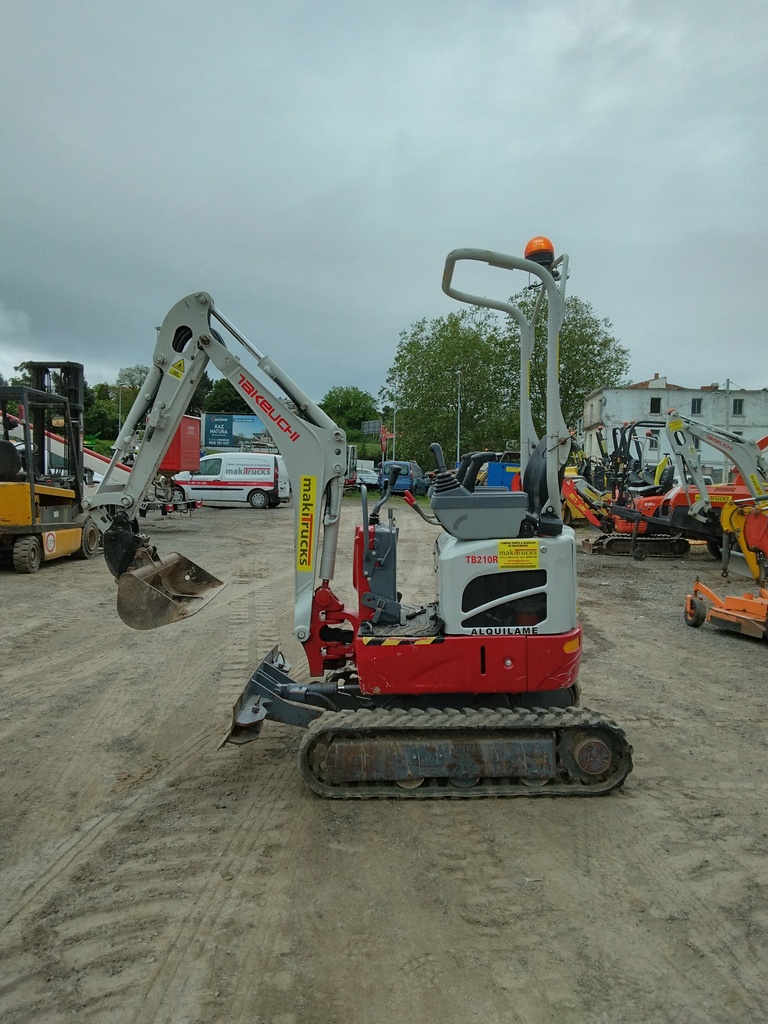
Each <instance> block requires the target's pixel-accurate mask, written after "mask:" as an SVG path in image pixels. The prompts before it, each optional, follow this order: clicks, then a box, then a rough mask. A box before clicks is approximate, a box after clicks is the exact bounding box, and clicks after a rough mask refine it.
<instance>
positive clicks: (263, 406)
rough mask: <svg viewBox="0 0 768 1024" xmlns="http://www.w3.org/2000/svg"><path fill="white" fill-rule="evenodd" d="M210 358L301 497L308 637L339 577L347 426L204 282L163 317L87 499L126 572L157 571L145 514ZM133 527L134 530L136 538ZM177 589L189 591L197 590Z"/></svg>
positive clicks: (298, 512)
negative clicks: (126, 457)
mask: <svg viewBox="0 0 768 1024" xmlns="http://www.w3.org/2000/svg"><path fill="white" fill-rule="evenodd" d="M214 320H215V321H216V323H217V324H218V325H220V326H221V327H223V328H224V329H225V331H226V332H227V333H228V334H229V335H230V337H232V338H233V339H235V340H236V341H237V342H238V343H239V345H240V346H241V349H242V350H244V352H245V354H246V358H245V359H243V358H241V355H240V353H239V352H238V351H237V350H235V351H230V349H229V348H227V346H226V345H225V344H224V340H223V338H222V336H221V334H220V333H219V331H218V330H217V329H216V328H215V327H214V326H213V323H212V322H213V321H214ZM209 363H210V364H212V365H213V366H215V367H216V368H217V369H218V370H219V371H220V372H221V374H222V375H223V376H224V377H226V378H227V380H229V381H230V383H231V384H232V385H233V387H234V388H235V390H236V391H237V392H238V393H239V394H240V395H241V396H242V397H243V399H244V401H245V402H246V403H247V404H248V405H249V406H250V407H251V409H253V411H254V413H255V414H256V415H257V416H259V418H260V419H261V420H262V422H263V423H264V426H265V427H266V429H267V431H268V432H269V434H270V436H271V437H272V440H273V441H274V443H275V445H276V447H277V449H278V451H279V452H280V454H281V455H282V457H283V459H284V461H285V465H286V467H287V469H288V475H289V478H290V480H291V484H292V487H293V492H294V503H295V509H294V517H295V538H296V556H295V557H296V561H295V565H294V577H295V589H296V605H295V633H296V636H297V638H298V639H299V640H301V641H305V640H306V639H307V637H308V636H309V632H310V620H311V614H312V595H313V593H314V589H315V586H316V582H317V579H318V578H320V579H322V580H324V581H327V580H330V579H331V578H332V577H333V572H334V565H335V558H336V548H337V540H338V528H339V519H340V515H341V500H342V496H343V491H344V477H345V469H346V454H347V446H346V436H345V434H344V431H343V430H341V428H340V427H338V426H337V425H336V424H335V423H334V422H333V420H331V419H330V417H329V416H327V415H326V413H324V412H323V410H322V409H320V408H319V406H317V405H316V404H315V403H314V402H313V401H312V400H311V399H310V398H309V396H308V395H306V394H305V393H304V392H303V391H302V390H301V388H299V387H298V386H297V385H296V384H295V383H294V382H293V381H292V380H291V378H290V377H289V376H288V375H287V374H286V373H285V372H284V371H283V370H282V369H281V368H280V367H279V366H278V365H277V364H276V363H275V362H274V361H273V360H272V359H270V358H269V357H268V356H266V355H264V354H263V353H261V352H259V350H258V349H257V348H255V346H253V345H252V344H251V343H250V342H249V341H248V339H247V338H246V337H245V336H244V335H242V334H241V333H240V332H239V331H238V330H237V328H235V327H234V325H232V324H231V323H230V322H229V321H228V320H227V318H226V317H225V316H224V315H223V314H222V313H221V311H220V310H218V309H217V308H216V306H215V304H214V302H213V299H212V298H211V296H210V295H208V294H207V293H206V292H196V293H194V294H192V295H188V296H187V297H186V298H184V299H182V300H181V301H180V302H177V303H176V305H175V306H173V308H172V309H171V310H170V311H169V312H168V314H167V315H166V317H165V319H164V320H163V323H162V326H161V327H160V329H159V333H158V338H157V344H156V346H155V352H154V356H153V360H152V368H151V369H150V372H149V374H148V375H147V378H146V380H145V382H144V385H143V386H142V388H141V390H140V392H139V395H138V396H137V398H136V401H135V402H134V405H133V407H132V409H131V411H130V413H129V414H128V417H127V419H126V421H125V425H124V427H123V430H122V431H121V433H120V436H119V438H118V440H117V444H116V449H115V454H114V457H113V459H112V462H111V464H110V466H109V468H108V469H107V472H106V474H105V476H104V479H103V481H102V483H101V484H100V485H99V487H98V489H97V490H96V492H95V493H94V494H93V495H90V496H89V497H88V498H87V499H86V503H87V507H88V508H89V510H90V511H91V515H92V516H93V518H94V519H95V520H96V521H97V523H98V524H99V526H100V528H101V529H102V531H104V533H105V555H107V561H108V564H110V568H111V570H112V571H113V573H114V574H115V575H116V576H118V577H121V576H122V575H123V573H125V572H127V571H128V570H129V569H130V570H133V569H136V568H138V567H140V566H141V567H142V568H141V571H142V572H145V571H146V572H147V574H149V573H151V568H149V569H148V568H147V566H148V565H149V566H151V565H152V564H154V565H156V566H160V564H161V562H162V560H158V559H157V557H156V553H155V552H154V549H152V548H151V547H150V546H149V544H148V538H146V537H143V536H141V535H139V534H138V531H137V527H136V514H137V511H138V509H139V506H140V504H141V501H142V500H143V498H144V496H145V494H146V492H147V489H148V488H149V486H150V484H151V482H152V480H153V479H154V477H155V474H156V473H157V471H158V467H159V466H160V463H161V462H162V460H163V456H164V455H165V453H166V451H167V450H168V447H169V445H170V443H171V441H172V439H173V436H174V434H175V433H176V430H177V429H178V427H179V424H180V423H181V421H182V418H183V416H184V413H185V411H186V409H187V407H188V405H189V401H190V399H191V397H192V395H193V394H194V392H195V389H196V387H197V385H198V383H199V382H200V379H201V378H202V375H203V372H204V371H205V369H206V367H207V366H208V364H209ZM251 364H253V365H252V366H251ZM254 371H259V374H257V373H256V372H254ZM261 377H265V378H267V379H268V380H269V381H270V383H272V382H274V384H276V385H277V386H278V387H279V388H280V389H281V391H282V392H283V395H284V396H285V397H282V396H280V395H278V394H276V393H275V392H273V391H272V389H271V388H270V387H269V386H268V385H266V384H265V383H264V382H263V381H262V379H261ZM142 427H144V428H145V429H144V437H143V440H142V442H141V445H140V447H139V451H138V454H137V455H136V459H135V462H134V464H133V468H132V470H131V474H130V477H129V478H128V480H127V481H126V482H125V483H113V482H112V479H111V476H112V469H113V467H114V466H115V465H116V464H117V462H119V461H121V458H122V455H123V453H124V452H126V451H129V450H131V449H132V448H133V446H134V443H135V440H136V438H137V436H138V431H139V430H140V428H142ZM321 526H322V527H323V529H322V530H321V529H320V527H321ZM110 531H113V536H114V535H115V534H116V535H117V536H119V537H120V538H121V540H120V543H119V545H117V554H115V555H113V556H111V557H110V556H109V540H110ZM127 535H130V536H129V537H128V542H127V543H126V536H127ZM321 538H322V545H321ZM189 564H191V563H189ZM194 568H197V567H194ZM181 575H183V573H182V574H181ZM206 575H207V574H206ZM177 576H178V574H176V575H175V576H174V584H173V585H174V587H176V585H177V583H178V579H177ZM211 579H215V578H213V577H211ZM216 583H217V584H218V581H216ZM165 589H166V590H167V589H168V588H167V587H166V588H165ZM170 596H171V599H173V598H175V597H177V598H181V599H183V598H184V597H187V596H190V597H191V596H193V595H184V594H181V595H177V594H171V595H170ZM172 603H177V602H174V601H173V600H172ZM193 610H197V608H193ZM190 613H191V611H186V612H185V614H190ZM121 614H122V612H121ZM127 614H128V618H130V613H129V612H128V613H127ZM174 617H176V618H178V617H181V616H180V615H175V616H171V618H168V619H167V620H166V621H172V620H173V618H174ZM125 621H128V619H125ZM142 621H143V619H142ZM129 624H130V625H134V624H135V623H134V622H129ZM160 624H161V623H160ZM139 628H148V627H147V626H146V625H141V626H140V627H139Z"/></svg>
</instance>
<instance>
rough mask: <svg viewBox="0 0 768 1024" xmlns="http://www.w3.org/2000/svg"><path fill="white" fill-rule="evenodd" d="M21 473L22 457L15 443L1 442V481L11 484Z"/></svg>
mask: <svg viewBox="0 0 768 1024" xmlns="http://www.w3.org/2000/svg"><path fill="white" fill-rule="evenodd" d="M20 473H21V455H20V454H19V449H18V448H17V447H16V445H15V444H14V443H13V441H2V440H0V481H2V482H3V483H10V481H11V480H15V479H16V477H17V476H18V475H19V474H20Z"/></svg>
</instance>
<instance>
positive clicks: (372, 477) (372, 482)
mask: <svg viewBox="0 0 768 1024" xmlns="http://www.w3.org/2000/svg"><path fill="white" fill-rule="evenodd" d="M361 484H365V486H366V488H367V489H368V490H369V491H378V489H379V474H378V473H377V472H376V470H375V469H358V470H357V489H358V490H360V485H361Z"/></svg>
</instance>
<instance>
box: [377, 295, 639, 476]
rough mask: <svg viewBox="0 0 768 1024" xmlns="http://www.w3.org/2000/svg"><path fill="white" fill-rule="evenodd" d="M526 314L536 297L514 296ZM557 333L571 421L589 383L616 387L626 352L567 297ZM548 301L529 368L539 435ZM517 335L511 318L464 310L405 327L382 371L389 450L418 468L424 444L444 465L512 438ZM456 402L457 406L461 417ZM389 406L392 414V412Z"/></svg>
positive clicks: (603, 324)
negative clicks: (391, 433) (393, 434)
mask: <svg viewBox="0 0 768 1024" xmlns="http://www.w3.org/2000/svg"><path fill="white" fill-rule="evenodd" d="M511 301H512V302H514V303H515V304H516V305H517V306H519V307H520V308H521V309H522V310H523V312H524V313H526V315H527V316H528V317H530V316H531V315H532V312H533V306H534V303H535V301H536V300H535V297H534V296H532V294H531V293H530V292H528V291H526V292H522V293H521V294H519V295H516V296H514V297H513V298H512V300H511ZM565 306H566V310H565V321H564V323H563V326H562V328H561V330H560V392H561V405H562V408H563V414H564V416H565V420H566V423H568V424H569V425H573V426H575V424H576V422H577V420H578V419H579V417H580V416H581V415H582V412H583V406H584V398H585V397H586V396H587V395H588V394H589V393H590V391H593V390H594V389H595V388H596V387H600V386H607V387H616V386H620V385H621V384H622V383H624V381H625V376H626V373H627V371H628V369H629V352H628V350H627V349H626V348H624V347H623V346H622V345H620V344H619V342H618V341H617V340H616V339H615V338H614V337H613V335H612V334H611V331H612V327H611V324H610V321H608V320H599V319H598V318H597V317H596V315H595V314H594V312H593V310H592V307H591V306H590V304H589V303H588V302H584V301H583V300H582V299H579V298H578V297H577V296H570V297H567V298H566V303H565ZM545 353H546V303H545V306H544V309H542V311H541V312H540V314H539V317H538V319H537V324H536V345H535V348H534V354H533V359H532V364H531V389H530V395H531V403H532V411H533V416H534V423H535V424H536V427H537V431H538V433H539V434H542V433H543V432H544V423H543V419H544V409H545V396H546V355H545ZM519 394H520V332H519V328H518V326H517V323H516V321H515V320H513V319H512V318H511V317H508V318H504V319H502V318H501V317H499V316H498V314H496V313H494V312H492V311H490V310H485V309H481V308H479V307H474V306H472V307H468V308H466V309H462V310H460V311H459V312H456V313H449V314H448V315H447V316H446V317H440V318H438V319H436V320H432V321H430V322H427V321H426V320H421V321H419V322H418V323H416V324H414V325H413V326H412V327H411V329H410V330H409V331H403V332H402V333H401V335H400V342H399V344H398V348H397V351H396V353H395V360H394V362H393V364H392V367H391V368H390V371H389V373H388V375H387V385H386V388H384V389H383V390H382V396H381V397H382V401H387V402H390V403H391V404H392V405H393V407H395V408H393V416H392V419H391V421H389V422H388V426H389V428H390V429H392V427H393V426H394V420H395V418H396V420H397V439H396V451H397V454H398V455H402V457H403V458H413V459H416V461H418V462H420V463H421V464H422V465H423V466H429V465H431V464H432V457H431V455H430V454H429V445H430V443H431V442H433V441H438V442H439V443H440V444H441V446H442V448H443V453H444V455H445V458H446V462H447V463H448V464H451V463H452V462H453V461H454V459H455V457H456V450H457V442H459V444H458V446H459V447H460V449H461V454H464V453H465V452H467V451H482V450H483V449H486V448H489V449H491V450H494V451H498V450H501V449H503V448H506V447H507V446H508V444H510V443H511V444H512V446H513V447H517V445H518V444H519V418H520V413H519ZM459 398H460V400H461V410H460V416H459ZM395 409H396V412H395Z"/></svg>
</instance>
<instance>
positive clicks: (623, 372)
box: [507, 292, 630, 436]
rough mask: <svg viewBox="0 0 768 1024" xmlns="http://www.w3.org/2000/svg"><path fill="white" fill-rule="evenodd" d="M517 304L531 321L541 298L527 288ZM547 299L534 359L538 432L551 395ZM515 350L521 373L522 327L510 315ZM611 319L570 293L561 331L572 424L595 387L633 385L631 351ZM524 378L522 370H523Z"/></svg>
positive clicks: (563, 398) (566, 408)
mask: <svg viewBox="0 0 768 1024" xmlns="http://www.w3.org/2000/svg"><path fill="white" fill-rule="evenodd" d="M511 301H512V302H514V303H515V305H517V306H519V308H520V309H522V311H523V312H524V313H525V315H526V316H527V317H528V319H529V320H530V317H531V315H532V314H533V307H534V303H535V302H536V299H535V296H534V295H532V294H531V293H530V292H521V293H520V294H518V295H515V296H513V298H512V300H511ZM546 314H547V301H546V298H545V299H544V301H543V306H542V309H541V312H540V313H539V316H538V318H537V321H536V343H535V345H534V351H533V359H532V360H531V388H530V393H531V409H532V413H533V421H534V424H535V426H536V431H537V433H538V434H539V436H541V434H543V433H544V430H545V423H544V418H545V409H546V394H547V358H546V352H547V345H546V342H547V316H546ZM507 328H508V337H509V341H510V347H511V350H512V351H514V353H515V355H514V361H515V368H516V371H517V370H519V365H520V331H519V329H518V326H517V323H516V322H515V321H514V320H512V318H511V317H510V318H509V319H508V322H507ZM612 331H613V326H612V324H611V322H610V320H608V319H603V320H600V319H598V317H597V316H596V314H595V312H594V310H593V309H592V306H591V305H590V303H589V302H585V301H584V300H583V299H580V298H579V297H578V296H577V295H569V296H566V299H565V320H564V321H563V326H562V327H561V329H560V339H559V340H560V345H559V347H560V405H561V406H562V410H563V417H564V418H565V422H566V423H567V424H568V425H569V426H575V425H576V423H577V421H578V419H579V417H581V416H582V415H583V412H584V399H585V398H586V397H587V395H588V394H589V393H590V392H591V391H594V390H595V388H598V387H604V388H615V387H621V386H622V385H624V384H627V383H629V381H628V379H627V374H628V372H629V363H630V355H629V349H627V348H625V347H624V346H623V345H621V344H620V343H619V342H618V341H617V340H616V338H615V337H614V336H613V334H612ZM518 379H519V373H518Z"/></svg>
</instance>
